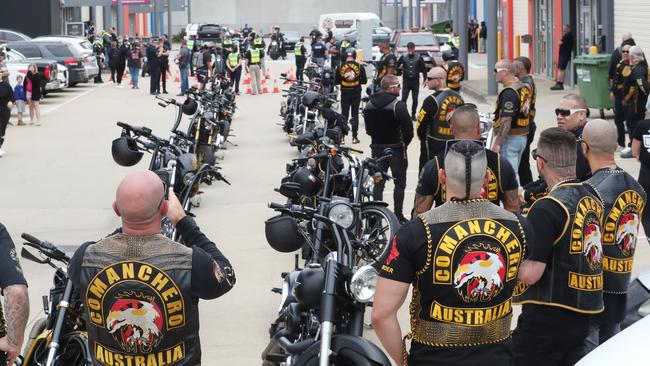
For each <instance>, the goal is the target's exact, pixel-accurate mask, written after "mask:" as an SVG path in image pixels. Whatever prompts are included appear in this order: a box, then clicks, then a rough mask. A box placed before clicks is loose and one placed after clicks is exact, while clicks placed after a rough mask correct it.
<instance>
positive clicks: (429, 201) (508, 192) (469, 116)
mask: <svg viewBox="0 0 650 366" xmlns="http://www.w3.org/2000/svg"><path fill="white" fill-rule="evenodd" d="M449 124H450V125H451V131H452V133H453V134H454V140H449V141H448V142H447V144H452V143H454V141H455V140H471V141H476V142H478V143H482V142H481V126H480V124H479V116H478V111H477V110H476V106H474V105H472V104H464V105H461V106H460V107H456V109H454V111H453V112H452V115H451V119H450V120H449ZM485 154H486V156H487V165H488V167H487V169H488V175H489V178H490V179H489V181H488V184H487V185H486V186H485V187H483V192H482V194H483V196H482V197H483V198H486V199H487V200H488V201H490V202H492V203H494V204H495V205H497V206H498V205H500V204H501V203H503V207H504V208H505V209H506V210H508V211H511V212H519V208H520V206H521V203H520V202H519V190H518V188H519V185H518V184H517V175H516V174H515V171H514V169H512V167H511V166H510V163H508V161H507V160H506V159H505V158H504V157H503V156H499V155H497V154H496V153H495V152H494V151H492V150H487V149H486V150H485ZM444 163H445V157H444V152H441V153H440V154H438V155H437V156H434V157H433V159H431V160H429V162H428V163H426V164H425V165H424V168H422V171H421V172H420V179H419V181H418V186H417V188H416V189H415V203H414V205H413V206H414V208H413V215H412V216H411V219H414V218H415V217H416V216H418V215H420V214H421V213H424V212H427V211H429V210H430V209H431V207H432V206H433V205H434V204H435V206H436V207H437V206H440V205H442V204H444V203H445V201H446V199H445V198H446V192H445V186H444V185H443V184H442V183H441V182H440V180H439V179H438V171H439V170H440V169H444V168H445V165H444Z"/></svg>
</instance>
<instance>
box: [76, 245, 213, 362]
mask: <svg viewBox="0 0 650 366" xmlns="http://www.w3.org/2000/svg"><path fill="white" fill-rule="evenodd" d="M191 275H192V250H191V249H190V248H187V247H185V246H184V245H181V244H178V243H175V242H173V241H171V240H169V239H167V238H166V237H164V236H162V235H160V234H157V235H147V236H136V235H123V234H117V235H114V236H110V237H108V238H105V239H103V240H101V241H99V242H97V243H96V244H93V245H90V246H89V247H88V249H87V250H86V252H85V255H84V257H83V263H82V269H81V289H82V298H83V301H84V306H85V307H86V311H87V326H88V343H89V346H90V349H91V352H92V354H93V358H94V360H95V365H116V366H117V365H125V366H126V365H129V364H131V365H150V364H151V365H168V366H185V365H188V366H190V365H191V366H195V365H198V364H200V363H201V345H200V341H199V312H198V302H197V301H193V299H192V294H191V280H192V278H191Z"/></svg>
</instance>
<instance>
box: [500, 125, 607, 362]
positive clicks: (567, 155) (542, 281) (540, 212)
mask: <svg viewBox="0 0 650 366" xmlns="http://www.w3.org/2000/svg"><path fill="white" fill-rule="evenodd" d="M533 157H534V158H536V162H537V170H538V171H539V172H540V174H541V175H542V176H543V177H544V180H545V181H546V183H547V184H548V187H549V188H550V192H549V194H548V195H547V196H545V197H543V198H541V199H539V200H537V201H536V202H535V203H534V204H533V205H532V206H531V208H530V211H529V212H528V220H529V221H530V223H531V225H532V226H533V229H534V230H535V240H534V241H531V242H529V243H530V248H529V254H528V256H527V258H526V260H525V261H524V262H523V263H522V265H521V268H520V270H519V280H520V281H521V286H518V288H517V291H516V292H517V296H516V297H515V302H518V303H520V304H523V306H522V312H521V315H520V316H519V319H518V321H517V328H516V329H515V331H514V334H513V346H514V349H513V365H515V366H519V365H573V364H574V363H576V362H577V361H578V360H579V359H580V358H582V356H584V341H585V338H586V337H587V334H588V333H589V316H590V314H597V313H600V312H601V311H603V267H602V254H603V252H602V246H601V240H602V237H603V228H602V227H601V222H602V218H603V206H602V203H601V201H600V199H599V198H598V196H597V195H595V194H593V193H592V192H591V191H590V190H589V189H587V186H586V185H585V184H583V183H582V182H580V181H579V180H578V179H576V173H575V171H576V140H575V136H574V135H573V134H571V133H570V132H568V131H566V130H563V129H561V128H559V127H553V128H549V129H547V130H544V131H543V132H542V133H541V135H540V138H539V142H538V144H537V151H536V152H534V153H533ZM533 244H534V245H533Z"/></svg>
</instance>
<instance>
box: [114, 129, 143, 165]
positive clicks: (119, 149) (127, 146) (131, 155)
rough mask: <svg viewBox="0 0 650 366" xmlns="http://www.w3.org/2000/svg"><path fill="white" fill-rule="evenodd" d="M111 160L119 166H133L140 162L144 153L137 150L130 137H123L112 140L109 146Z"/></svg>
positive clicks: (133, 140) (136, 145)
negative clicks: (111, 144)
mask: <svg viewBox="0 0 650 366" xmlns="http://www.w3.org/2000/svg"><path fill="white" fill-rule="evenodd" d="M111 154H112V155H113V160H115V162H116V163H118V164H119V165H121V166H133V165H135V164H137V163H139V162H140V160H141V159H142V155H144V153H143V152H142V151H140V150H139V149H138V144H137V143H136V141H135V139H133V138H132V137H131V136H128V135H123V136H120V137H118V138H116V139H115V140H113V146H111Z"/></svg>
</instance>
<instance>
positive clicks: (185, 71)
mask: <svg viewBox="0 0 650 366" xmlns="http://www.w3.org/2000/svg"><path fill="white" fill-rule="evenodd" d="M180 71H181V94H185V92H186V91H187V89H189V88H190V81H189V80H188V79H187V78H188V77H189V75H190V68H189V67H187V66H186V67H181V68H180Z"/></svg>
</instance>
